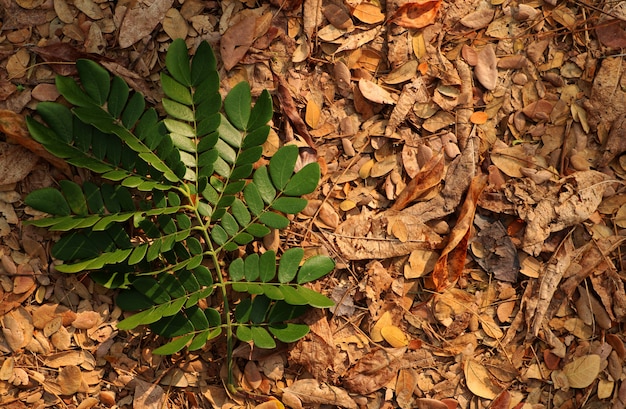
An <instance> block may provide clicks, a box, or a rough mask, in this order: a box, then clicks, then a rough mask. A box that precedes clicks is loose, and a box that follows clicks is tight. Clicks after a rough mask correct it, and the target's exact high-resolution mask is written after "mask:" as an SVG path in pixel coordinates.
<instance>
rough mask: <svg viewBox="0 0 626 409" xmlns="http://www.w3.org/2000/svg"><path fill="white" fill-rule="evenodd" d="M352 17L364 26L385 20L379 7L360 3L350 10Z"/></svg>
mask: <svg viewBox="0 0 626 409" xmlns="http://www.w3.org/2000/svg"><path fill="white" fill-rule="evenodd" d="M352 15H353V16H354V17H356V18H358V19H359V20H361V21H362V22H364V23H366V24H376V23H380V22H382V21H383V20H385V15H384V14H383V12H382V11H380V7H379V6H377V5H375V4H372V3H361V4H359V5H358V6H356V7H355V8H354V10H352Z"/></svg>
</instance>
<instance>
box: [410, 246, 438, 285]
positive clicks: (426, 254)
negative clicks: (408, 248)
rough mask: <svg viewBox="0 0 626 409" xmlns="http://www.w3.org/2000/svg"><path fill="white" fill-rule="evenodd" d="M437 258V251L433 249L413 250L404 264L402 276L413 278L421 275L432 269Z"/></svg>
mask: <svg viewBox="0 0 626 409" xmlns="http://www.w3.org/2000/svg"><path fill="white" fill-rule="evenodd" d="M438 259H439V253H437V252H436V251H433V250H426V249H418V250H413V251H412V252H411V255H410V256H409V261H408V263H407V264H405V266H404V278H406V279H413V278H419V277H423V276H425V275H426V274H428V273H430V272H432V271H433V269H434V268H435V264H436V263H437V260H438Z"/></svg>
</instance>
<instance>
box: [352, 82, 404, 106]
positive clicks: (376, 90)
mask: <svg viewBox="0 0 626 409" xmlns="http://www.w3.org/2000/svg"><path fill="white" fill-rule="evenodd" d="M359 90H360V91H361V94H362V95H363V96H364V97H365V98H367V99H368V100H370V101H372V102H375V103H377V104H390V105H393V104H395V103H396V99H395V98H394V97H393V96H392V95H391V93H389V92H388V91H386V90H385V89H384V88H382V87H381V86H380V85H378V84H376V83H374V82H372V81H369V80H366V79H365V78H361V79H360V80H359Z"/></svg>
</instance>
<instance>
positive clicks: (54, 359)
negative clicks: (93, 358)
mask: <svg viewBox="0 0 626 409" xmlns="http://www.w3.org/2000/svg"><path fill="white" fill-rule="evenodd" d="M61 328H64V327H61ZM87 354H88V352H87V351H64V352H57V353H55V354H52V355H48V356H46V357H45V358H44V365H46V366H49V367H50V368H60V367H63V366H68V365H78V366H80V365H82V364H83V363H84V362H85V359H86V356H87Z"/></svg>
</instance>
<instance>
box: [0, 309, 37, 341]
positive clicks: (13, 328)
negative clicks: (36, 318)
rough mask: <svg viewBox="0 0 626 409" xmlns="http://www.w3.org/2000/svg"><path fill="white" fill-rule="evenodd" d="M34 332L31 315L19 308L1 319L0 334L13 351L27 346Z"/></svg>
mask: <svg viewBox="0 0 626 409" xmlns="http://www.w3.org/2000/svg"><path fill="white" fill-rule="evenodd" d="M34 330H35V327H34V326H33V320H32V317H31V315H30V314H29V313H28V311H26V310H25V309H24V308H23V307H21V306H20V307H18V308H16V309H15V310H13V311H10V312H9V313H8V314H6V315H5V316H3V317H2V334H3V335H4V339H5V340H6V342H7V344H9V347H10V348H11V349H12V350H13V351H19V350H20V349H22V348H24V347H25V346H26V345H28V344H29V343H30V341H31V340H32V339H33V332H34Z"/></svg>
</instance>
